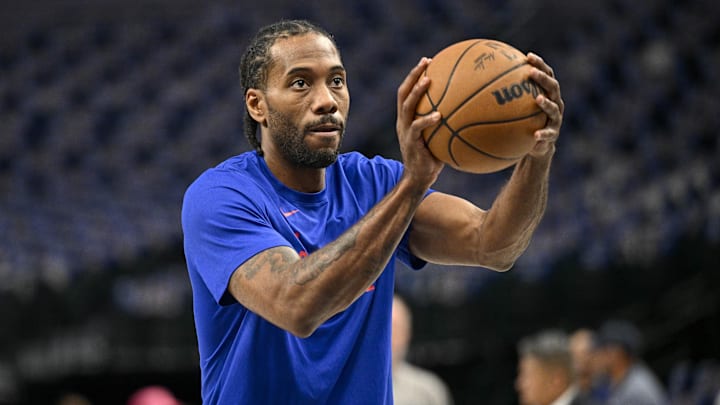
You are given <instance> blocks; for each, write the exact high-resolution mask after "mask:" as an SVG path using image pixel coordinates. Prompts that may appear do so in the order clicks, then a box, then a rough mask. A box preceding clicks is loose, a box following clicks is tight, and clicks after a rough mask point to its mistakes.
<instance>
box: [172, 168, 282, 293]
mask: <svg viewBox="0 0 720 405" xmlns="http://www.w3.org/2000/svg"><path fill="white" fill-rule="evenodd" d="M207 183H208V182H207V181H206V182H200V183H198V182H196V183H195V184H193V185H191V186H190V187H189V188H188V190H187V192H186V193H185V198H184V200H183V208H182V226H183V237H184V248H185V257H186V260H187V263H188V270H189V271H190V272H195V273H197V275H199V277H200V279H202V281H203V282H204V284H205V285H206V287H207V288H208V290H209V291H210V292H211V294H212V296H213V297H214V299H215V300H216V301H217V302H218V303H220V304H223V303H226V300H225V299H223V297H224V295H225V293H226V291H227V287H228V284H229V282H230V277H231V276H232V274H233V272H234V271H235V270H236V269H237V268H238V267H239V266H240V265H241V264H242V263H244V262H245V261H247V260H248V259H250V258H251V257H253V256H255V255H256V254H258V253H259V252H261V251H263V250H266V249H269V248H271V247H276V246H291V244H290V242H288V241H287V240H286V239H285V238H283V237H282V235H281V234H280V233H279V232H277V231H276V230H275V229H274V228H273V226H272V224H271V223H270V220H269V217H268V216H267V215H266V212H267V208H266V206H265V205H264V204H263V201H264V200H263V199H262V198H260V195H262V194H263V193H262V190H257V187H256V186H254V185H251V184H245V185H243V187H229V186H226V185H220V184H212V182H209V183H211V184H207ZM254 189H255V190H254ZM241 190H242V191H241Z"/></svg>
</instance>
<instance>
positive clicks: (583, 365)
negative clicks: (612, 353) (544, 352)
mask: <svg viewBox="0 0 720 405" xmlns="http://www.w3.org/2000/svg"><path fill="white" fill-rule="evenodd" d="M595 345H596V337H595V332H594V331H592V330H590V329H584V328H581V329H577V330H575V331H574V332H573V333H572V334H571V335H570V355H571V356H572V362H573V368H574V371H575V381H576V384H577V387H578V398H579V399H580V401H581V402H582V403H583V404H597V403H600V402H601V401H602V400H603V399H605V398H607V394H606V393H605V392H604V388H603V386H604V384H603V382H602V381H601V379H602V373H601V371H602V370H601V369H600V365H599V364H598V358H597V357H598V355H597V353H596V348H595Z"/></svg>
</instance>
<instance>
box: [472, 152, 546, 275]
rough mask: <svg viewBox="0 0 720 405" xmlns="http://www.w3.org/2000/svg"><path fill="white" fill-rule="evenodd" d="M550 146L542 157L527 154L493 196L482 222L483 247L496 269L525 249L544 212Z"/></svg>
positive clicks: (505, 264) (512, 259)
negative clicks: (494, 196) (493, 200)
mask: <svg viewBox="0 0 720 405" xmlns="http://www.w3.org/2000/svg"><path fill="white" fill-rule="evenodd" d="M553 154H554V147H553V149H552V150H551V151H549V152H548V154H547V155H545V156H542V157H530V156H527V157H525V158H524V159H522V160H521V161H520V162H518V164H517V166H516V167H515V170H514V172H513V174H512V176H511V178H510V180H509V181H508V183H507V184H506V185H505V187H504V188H503V189H502V191H501V192H500V194H499V195H498V197H497V198H496V199H495V202H494V203H493V205H492V207H491V208H490V210H489V211H488V212H487V216H486V218H485V221H484V223H483V232H482V235H483V237H484V238H485V239H486V240H485V243H484V246H485V247H486V251H487V252H489V253H490V254H491V256H492V257H493V261H495V262H496V263H498V267H500V268H509V267H510V266H511V265H512V264H513V263H514V262H515V260H517V258H518V257H519V256H520V255H521V254H522V253H523V252H524V251H525V249H526V248H527V246H528V244H529V243H530V239H531V238H532V235H533V233H534V231H535V229H536V228H537V226H538V224H539V223H540V220H541V219H542V216H543V214H544V212H545V207H546V205H547V196H548V179H549V172H550V164H551V160H552V155H553Z"/></svg>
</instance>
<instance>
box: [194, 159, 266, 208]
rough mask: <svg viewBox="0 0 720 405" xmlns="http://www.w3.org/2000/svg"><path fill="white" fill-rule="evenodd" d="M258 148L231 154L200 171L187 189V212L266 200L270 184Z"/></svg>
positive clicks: (252, 203)
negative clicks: (256, 152) (213, 165)
mask: <svg viewBox="0 0 720 405" xmlns="http://www.w3.org/2000/svg"><path fill="white" fill-rule="evenodd" d="M257 159H258V158H257V156H256V154H255V153H254V152H247V153H243V154H241V155H237V156H234V157H231V158H229V159H227V160H225V161H224V162H222V163H220V164H219V165H217V166H215V167H212V168H210V169H208V170H206V171H205V172H203V173H202V174H200V175H199V176H198V177H197V179H195V181H193V182H192V183H191V184H190V185H189V186H188V188H187V190H186V191H185V195H184V196H183V204H182V205H183V209H182V210H183V216H185V215H187V214H188V213H190V212H192V213H203V212H215V211H222V208H223V207H224V206H228V205H235V204H249V205H252V206H254V205H255V204H256V202H258V201H260V200H263V199H264V197H263V195H264V193H265V192H264V191H263V190H265V189H267V188H268V187H266V186H264V185H263V184H262V182H263V181H264V179H265V177H264V175H263V174H262V169H261V168H260V166H259V164H258V162H257Z"/></svg>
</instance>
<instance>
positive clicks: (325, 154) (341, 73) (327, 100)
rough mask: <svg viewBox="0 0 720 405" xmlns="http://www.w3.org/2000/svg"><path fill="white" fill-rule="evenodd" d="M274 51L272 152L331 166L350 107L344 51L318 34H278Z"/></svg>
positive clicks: (303, 163)
mask: <svg viewBox="0 0 720 405" xmlns="http://www.w3.org/2000/svg"><path fill="white" fill-rule="evenodd" d="M270 52H271V55H272V58H273V62H272V63H271V65H270V68H269V74H268V83H267V89H266V91H265V95H266V105H267V110H268V114H267V124H266V125H267V128H266V133H267V135H268V136H267V138H268V139H267V140H265V139H264V142H263V149H264V150H265V153H266V156H270V157H274V158H278V159H282V160H284V161H286V162H287V163H288V164H290V165H292V166H296V167H302V168H316V169H317V168H323V167H327V166H328V165H330V164H332V163H333V162H335V160H336V159H337V155H338V153H339V150H340V145H341V143H342V138H343V135H344V132H345V122H346V119H347V115H348V110H349V107H350V96H349V93H348V89H347V85H346V76H345V69H344V67H343V65H342V62H341V60H340V55H339V54H338V51H337V49H336V48H335V46H334V45H333V43H332V42H331V41H330V40H329V39H328V38H326V37H324V36H322V35H318V34H306V35H301V36H295V37H290V38H281V39H278V40H277V41H276V42H275V44H274V45H273V46H272V48H271V51H270ZM266 146H267V147H266Z"/></svg>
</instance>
